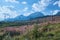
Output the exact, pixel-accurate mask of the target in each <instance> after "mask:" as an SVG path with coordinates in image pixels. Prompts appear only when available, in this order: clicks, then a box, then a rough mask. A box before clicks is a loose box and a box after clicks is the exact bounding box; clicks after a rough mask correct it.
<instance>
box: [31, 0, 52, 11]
mask: <svg viewBox="0 0 60 40" xmlns="http://www.w3.org/2000/svg"><path fill="white" fill-rule="evenodd" d="M50 2H51V0H41V1H39V2H38V3H34V4H33V5H32V8H33V10H34V11H43V10H44V9H45V8H46V7H47V6H48V5H49V4H50Z"/></svg>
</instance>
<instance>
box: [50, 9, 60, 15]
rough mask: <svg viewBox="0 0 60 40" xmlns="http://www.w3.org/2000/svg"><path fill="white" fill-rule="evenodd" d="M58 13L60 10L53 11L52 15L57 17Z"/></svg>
mask: <svg viewBox="0 0 60 40" xmlns="http://www.w3.org/2000/svg"><path fill="white" fill-rule="evenodd" d="M58 12H60V10H54V11H51V13H52V15H55V14H57V13H58Z"/></svg>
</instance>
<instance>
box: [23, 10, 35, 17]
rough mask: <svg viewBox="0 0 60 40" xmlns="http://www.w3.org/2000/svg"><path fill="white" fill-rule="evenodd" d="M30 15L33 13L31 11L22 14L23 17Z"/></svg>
mask: <svg viewBox="0 0 60 40" xmlns="http://www.w3.org/2000/svg"><path fill="white" fill-rule="evenodd" d="M32 13H34V12H33V11H30V12H26V13H24V14H23V15H24V16H29V15H30V14H32Z"/></svg>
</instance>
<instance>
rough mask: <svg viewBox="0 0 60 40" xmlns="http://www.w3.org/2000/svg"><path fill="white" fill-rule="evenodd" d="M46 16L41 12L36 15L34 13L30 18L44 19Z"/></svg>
mask: <svg viewBox="0 0 60 40" xmlns="http://www.w3.org/2000/svg"><path fill="white" fill-rule="evenodd" d="M43 16H44V14H43V13H41V12H35V13H32V14H31V15H29V16H28V17H29V18H37V17H43Z"/></svg>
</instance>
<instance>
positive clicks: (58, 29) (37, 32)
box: [0, 23, 60, 40]
mask: <svg viewBox="0 0 60 40" xmlns="http://www.w3.org/2000/svg"><path fill="white" fill-rule="evenodd" d="M16 34H17V35H14V36H11V35H10V32H5V33H4V32H0V40H60V23H57V24H48V25H45V26H40V25H38V24H34V28H33V29H31V30H29V29H28V30H27V32H26V33H24V34H21V35H18V33H16Z"/></svg>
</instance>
